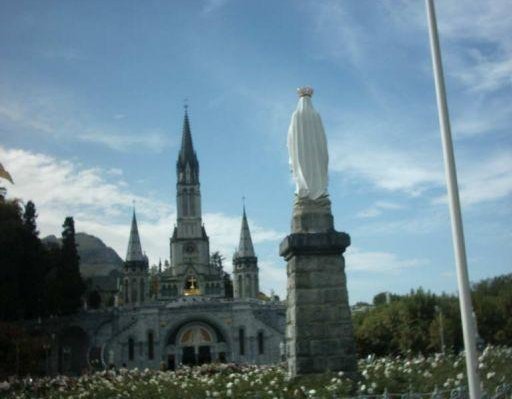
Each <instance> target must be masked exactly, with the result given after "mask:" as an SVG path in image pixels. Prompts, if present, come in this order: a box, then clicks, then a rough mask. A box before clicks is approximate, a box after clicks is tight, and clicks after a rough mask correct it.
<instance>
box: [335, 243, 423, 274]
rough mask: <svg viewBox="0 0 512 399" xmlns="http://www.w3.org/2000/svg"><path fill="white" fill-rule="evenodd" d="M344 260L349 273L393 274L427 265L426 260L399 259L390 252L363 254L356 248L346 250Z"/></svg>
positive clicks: (363, 252)
mask: <svg viewBox="0 0 512 399" xmlns="http://www.w3.org/2000/svg"><path fill="white" fill-rule="evenodd" d="M345 259H346V263H347V271H350V272H352V271H364V272H372V273H395V272H398V271H400V270H402V269H410V268H414V267H419V266H425V265H427V264H428V263H429V261H428V260H426V259H416V258H414V259H401V258H399V257H398V256H397V255H396V254H394V253H391V252H365V251H361V250H360V249H359V248H357V247H350V248H348V249H347V252H346V255H345Z"/></svg>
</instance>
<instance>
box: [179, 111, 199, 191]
mask: <svg viewBox="0 0 512 399" xmlns="http://www.w3.org/2000/svg"><path fill="white" fill-rule="evenodd" d="M187 165H188V167H189V171H190V177H191V180H192V182H193V183H196V182H197V181H198V180H199V162H197V156H196V152H195V151H194V146H193V144H192V134H191V133H190V121H189V119H188V110H187V107H185V117H184V119H183V132H182V136H181V149H180V153H179V156H178V162H177V165H176V168H177V173H178V182H184V180H183V179H184V178H185V177H186V175H185V172H186V170H187ZM180 172H181V175H180Z"/></svg>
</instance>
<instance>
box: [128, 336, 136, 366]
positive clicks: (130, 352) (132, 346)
mask: <svg viewBox="0 0 512 399" xmlns="http://www.w3.org/2000/svg"><path fill="white" fill-rule="evenodd" d="M134 357H135V342H134V341H133V338H129V339H128V360H130V361H132V360H133V359H134Z"/></svg>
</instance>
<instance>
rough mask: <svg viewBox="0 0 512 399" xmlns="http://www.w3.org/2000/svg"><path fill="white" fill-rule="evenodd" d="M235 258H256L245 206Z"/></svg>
mask: <svg viewBox="0 0 512 399" xmlns="http://www.w3.org/2000/svg"><path fill="white" fill-rule="evenodd" d="M237 256H238V257H240V258H245V257H255V256H256V255H255V254H254V247H253V245H252V239H251V231H250V230H249V224H248V223H247V215H246V213H245V204H244V207H243V214H242V228H241V230H240V243H239V244H238V251H237Z"/></svg>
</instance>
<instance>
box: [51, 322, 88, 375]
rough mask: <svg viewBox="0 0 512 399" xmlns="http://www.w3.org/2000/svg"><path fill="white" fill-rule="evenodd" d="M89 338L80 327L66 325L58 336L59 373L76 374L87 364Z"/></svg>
mask: <svg viewBox="0 0 512 399" xmlns="http://www.w3.org/2000/svg"><path fill="white" fill-rule="evenodd" d="M88 347H89V338H88V336H87V333H86V332H85V331H84V330H82V329H81V328H80V327H68V328H66V329H64V330H63V331H62V332H61V334H60V336H59V351H58V365H59V373H63V374H75V375H78V374H80V373H81V372H82V371H84V370H85V369H86V368H87V366H88V363H87V350H88Z"/></svg>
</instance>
